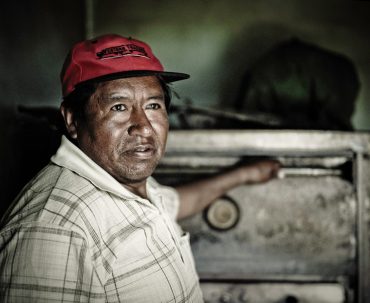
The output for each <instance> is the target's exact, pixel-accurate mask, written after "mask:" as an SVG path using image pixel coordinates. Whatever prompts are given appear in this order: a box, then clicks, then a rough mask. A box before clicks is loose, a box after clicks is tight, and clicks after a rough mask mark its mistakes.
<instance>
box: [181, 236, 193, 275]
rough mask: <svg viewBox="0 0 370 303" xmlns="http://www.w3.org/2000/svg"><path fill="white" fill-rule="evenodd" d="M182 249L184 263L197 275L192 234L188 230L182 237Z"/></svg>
mask: <svg viewBox="0 0 370 303" xmlns="http://www.w3.org/2000/svg"><path fill="white" fill-rule="evenodd" d="M179 242H180V249H181V253H182V256H183V258H184V263H185V265H186V268H187V269H188V270H191V271H192V272H193V273H194V274H195V275H196V276H197V277H198V275H197V271H196V267H195V260H194V257H193V253H192V251H191V246H190V234H189V233H188V232H183V234H182V235H181V237H180V241H179Z"/></svg>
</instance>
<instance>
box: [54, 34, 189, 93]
mask: <svg viewBox="0 0 370 303" xmlns="http://www.w3.org/2000/svg"><path fill="white" fill-rule="evenodd" d="M147 75H160V76H162V78H163V79H164V81H166V82H174V81H178V80H183V79H187V78H189V77H190V76H189V75H188V74H184V73H175V72H166V71H164V68H163V66H162V64H161V62H160V61H159V60H158V59H157V58H156V57H155V56H154V54H153V52H152V50H151V48H150V46H149V45H148V44H146V43H144V42H142V41H139V40H136V39H132V38H126V37H122V36H119V35H115V34H108V35H103V36H100V37H97V38H94V39H91V40H85V41H81V42H79V43H77V44H75V45H74V46H73V48H72V49H71V51H70V52H69V54H68V56H67V58H66V60H65V61H64V65H63V69H62V72H61V75H60V77H61V81H62V90H63V97H66V96H68V95H69V94H70V93H71V92H73V91H74V89H75V87H76V85H79V84H81V83H84V82H87V81H92V80H93V81H105V80H112V79H118V78H125V77H137V76H147Z"/></svg>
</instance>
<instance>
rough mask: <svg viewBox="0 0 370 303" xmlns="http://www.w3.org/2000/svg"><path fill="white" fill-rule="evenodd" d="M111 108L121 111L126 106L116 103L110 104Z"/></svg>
mask: <svg viewBox="0 0 370 303" xmlns="http://www.w3.org/2000/svg"><path fill="white" fill-rule="evenodd" d="M111 110H113V111H116V112H122V111H124V110H126V106H124V105H123V104H116V105H114V106H112V108H111Z"/></svg>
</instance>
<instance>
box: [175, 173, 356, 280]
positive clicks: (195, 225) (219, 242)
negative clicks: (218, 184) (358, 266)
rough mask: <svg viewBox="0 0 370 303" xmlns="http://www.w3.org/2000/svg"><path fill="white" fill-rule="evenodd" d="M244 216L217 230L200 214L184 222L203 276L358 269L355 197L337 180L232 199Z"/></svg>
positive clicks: (242, 191) (268, 188)
mask: <svg viewBox="0 0 370 303" xmlns="http://www.w3.org/2000/svg"><path fill="white" fill-rule="evenodd" d="M228 196H229V197H231V198H232V199H233V200H234V201H236V203H237V204H238V206H239V209H240V212H241V216H240V221H239V222H238V225H237V226H236V227H235V228H233V229H232V230H228V231H225V232H219V231H216V230H213V229H212V228H211V227H210V226H209V225H208V224H207V223H206V222H205V221H204V220H203V217H202V215H198V216H196V217H193V218H191V219H189V220H187V221H183V222H182V226H183V228H185V229H187V230H189V231H190V233H191V235H192V249H193V252H194V256H195V260H196V263H197V266H198V271H199V274H200V276H201V277H203V278H209V277H215V276H223V275H225V274H227V275H228V276H229V277H232V276H234V278H240V277H243V276H245V277H248V278H251V277H254V279H257V278H261V277H263V276H268V277H269V278H270V279H271V278H272V277H274V276H275V277H276V279H282V277H283V276H286V277H285V278H286V279H287V278H291V277H288V276H307V277H308V276H309V277H316V278H315V279H319V280H325V279H329V278H330V279H335V277H338V276H344V275H353V274H354V267H355V238H354V235H355V225H354V223H355V196H354V191H353V187H352V186H351V184H350V183H348V182H347V181H343V180H341V179H339V178H333V177H331V178H330V177H329V178H325V177H324V178H299V179H296V178H291V179H284V180H274V181H272V182H270V183H268V184H264V185H253V186H242V187H239V188H237V189H235V190H233V191H231V192H229V194H228Z"/></svg>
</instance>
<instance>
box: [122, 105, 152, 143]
mask: <svg viewBox="0 0 370 303" xmlns="http://www.w3.org/2000/svg"><path fill="white" fill-rule="evenodd" d="M152 131H153V128H152V125H151V123H150V121H149V119H148V117H147V116H146V114H145V111H144V110H143V109H133V110H132V112H131V115H130V126H129V128H128V133H129V135H131V136H143V137H146V136H150V135H151V134H152Z"/></svg>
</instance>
